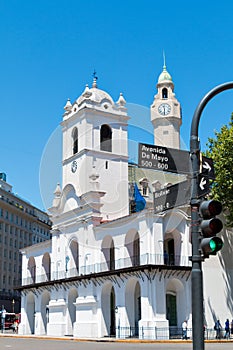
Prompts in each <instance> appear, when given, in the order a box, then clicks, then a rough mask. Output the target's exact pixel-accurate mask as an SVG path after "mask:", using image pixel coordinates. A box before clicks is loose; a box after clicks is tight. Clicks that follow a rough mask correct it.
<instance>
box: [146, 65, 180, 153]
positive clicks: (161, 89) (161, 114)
mask: <svg viewBox="0 0 233 350" xmlns="http://www.w3.org/2000/svg"><path fill="white" fill-rule="evenodd" d="M156 87H157V89H158V92H157V94H156V95H155V96H154V101H153V103H152V105H151V121H152V124H153V126H154V144H155V145H158V146H164V147H168V148H176V149H179V148H180V126H181V124H182V117H181V108H180V103H179V101H178V100H177V99H176V97H175V93H174V84H173V81H172V77H171V75H170V74H169V73H168V71H167V68H166V64H165V59H164V66H163V71H162V73H161V74H160V76H159V79H158V83H157V86H156Z"/></svg>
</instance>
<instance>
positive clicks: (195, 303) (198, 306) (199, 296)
mask: <svg viewBox="0 0 233 350" xmlns="http://www.w3.org/2000/svg"><path fill="white" fill-rule="evenodd" d="M229 89H233V82H229V83H224V84H222V85H219V86H216V87H215V88H214V89H212V90H211V91H209V92H208V93H207V94H206V95H205V96H204V98H203V99H202V100H201V101H200V103H199V104H198V106H197V108H196V110H195V112H194V115H193V119H192V125H191V133H190V155H191V164H192V169H191V173H192V182H191V186H192V192H191V237H192V272H191V276H192V329H193V350H204V308H203V276H202V257H201V252H200V248H199V213H198V211H199V205H200V199H199V198H198V174H199V172H200V143H199V139H198V126H199V122H200V118H201V113H202V111H203V109H204V108H205V106H206V104H207V103H208V102H209V101H210V100H211V99H212V98H213V97H214V96H216V95H217V94H219V93H220V92H222V91H225V90H229Z"/></svg>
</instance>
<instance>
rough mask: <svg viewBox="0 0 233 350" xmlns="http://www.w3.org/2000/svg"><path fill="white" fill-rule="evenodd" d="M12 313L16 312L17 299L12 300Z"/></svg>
mask: <svg viewBox="0 0 233 350" xmlns="http://www.w3.org/2000/svg"><path fill="white" fill-rule="evenodd" d="M12 312H13V313H14V312H15V299H13V300H12Z"/></svg>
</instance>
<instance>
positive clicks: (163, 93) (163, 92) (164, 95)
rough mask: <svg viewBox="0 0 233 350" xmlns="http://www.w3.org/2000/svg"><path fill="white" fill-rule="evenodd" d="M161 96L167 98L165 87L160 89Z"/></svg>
mask: <svg viewBox="0 0 233 350" xmlns="http://www.w3.org/2000/svg"><path fill="white" fill-rule="evenodd" d="M162 98H167V89H166V88H163V90H162Z"/></svg>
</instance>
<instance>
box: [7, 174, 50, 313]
mask: <svg viewBox="0 0 233 350" xmlns="http://www.w3.org/2000/svg"><path fill="white" fill-rule="evenodd" d="M51 224H52V223H51V221H50V219H49V216H48V215H47V214H46V213H45V212H43V211H41V210H39V209H37V208H36V207H34V206H33V205H31V204H30V203H29V202H27V201H25V200H23V199H22V198H20V197H19V196H17V195H15V194H14V193H13V192H12V186H11V185H10V184H8V183H7V182H6V174H5V173H1V174H0V249H1V255H0V303H1V305H4V307H5V309H6V310H7V311H8V312H19V311H20V293H19V292H18V291H16V290H14V288H16V287H17V286H19V284H20V282H21V274H22V255H21V253H20V249H21V248H23V247H25V246H29V245H33V244H35V243H39V242H43V241H45V240H48V239H50V238H51V237H50V236H51V234H50V229H51Z"/></svg>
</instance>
